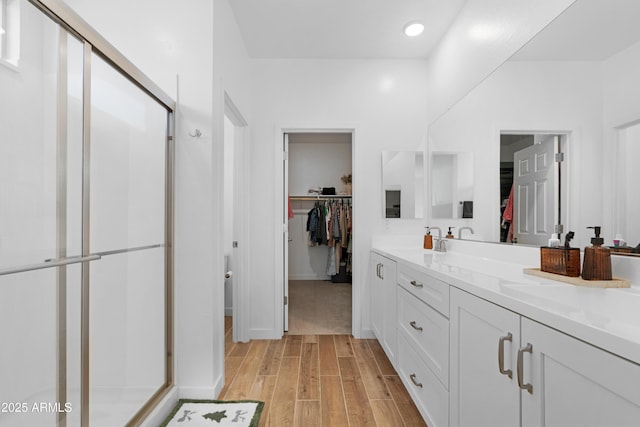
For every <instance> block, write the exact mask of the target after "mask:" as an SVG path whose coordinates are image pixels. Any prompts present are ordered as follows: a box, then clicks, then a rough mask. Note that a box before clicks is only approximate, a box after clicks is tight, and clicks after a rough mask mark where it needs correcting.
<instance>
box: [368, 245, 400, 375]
mask: <svg viewBox="0 0 640 427" xmlns="http://www.w3.org/2000/svg"><path fill="white" fill-rule="evenodd" d="M371 260H372V265H373V282H372V286H373V289H372V290H371V294H372V305H371V311H372V312H371V322H372V327H373V333H374V334H375V335H376V338H378V341H380V344H381V345H382V348H383V349H384V351H385V353H386V354H387V357H388V358H389V360H390V361H391V363H392V364H393V365H394V366H395V363H396V348H397V340H396V336H397V333H396V323H397V318H396V313H397V310H396V299H397V298H396V291H397V289H396V288H397V285H396V263H395V261H393V260H390V259H389V258H385V257H383V256H381V255H378V254H376V253H372V257H371Z"/></svg>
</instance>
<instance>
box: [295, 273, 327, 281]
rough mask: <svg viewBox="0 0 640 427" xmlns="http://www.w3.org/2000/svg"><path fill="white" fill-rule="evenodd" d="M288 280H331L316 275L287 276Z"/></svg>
mask: <svg viewBox="0 0 640 427" xmlns="http://www.w3.org/2000/svg"><path fill="white" fill-rule="evenodd" d="M289 280H331V276H318V275H317V274H289Z"/></svg>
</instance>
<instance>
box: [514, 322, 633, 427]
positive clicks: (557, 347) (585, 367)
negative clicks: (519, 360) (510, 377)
mask: <svg viewBox="0 0 640 427" xmlns="http://www.w3.org/2000/svg"><path fill="white" fill-rule="evenodd" d="M528 343H530V344H531V346H532V352H531V353H525V354H523V379H522V381H523V383H524V384H528V383H530V384H531V393H529V392H527V391H523V392H522V427H533V426H535V427H538V426H545V427H573V426H576V427H577V426H580V427H607V426H612V427H613V426H615V427H632V426H639V425H640V365H637V364H635V363H632V362H629V361H627V360H625V359H622V358H620V357H618V356H615V355H613V354H611V353H608V352H606V351H604V350H601V349H599V348H596V347H593V346H592V345H589V344H586V343H585V342H583V341H579V340H577V339H575V338H573V337H570V336H568V335H566V334H563V333H561V332H558V331H556V330H554V329H550V328H548V327H546V326H544V325H541V324H539V323H536V322H533V321H531V320H529V319H526V318H522V347H525V346H526V345H527V344H528Z"/></svg>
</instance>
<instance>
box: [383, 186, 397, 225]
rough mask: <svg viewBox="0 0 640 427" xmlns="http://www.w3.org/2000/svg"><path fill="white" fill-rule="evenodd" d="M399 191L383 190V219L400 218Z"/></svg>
mask: <svg viewBox="0 0 640 427" xmlns="http://www.w3.org/2000/svg"><path fill="white" fill-rule="evenodd" d="M400 193H401V192H400V190H385V192H384V194H385V197H384V198H385V217H386V218H400V199H401V197H400Z"/></svg>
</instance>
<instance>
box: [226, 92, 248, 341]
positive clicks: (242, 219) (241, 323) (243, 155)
mask: <svg viewBox="0 0 640 427" xmlns="http://www.w3.org/2000/svg"><path fill="white" fill-rule="evenodd" d="M224 115H225V116H227V117H228V118H229V120H231V122H232V123H233V125H234V126H235V131H234V135H235V136H234V137H235V141H234V150H236V152H235V154H234V163H235V165H234V204H235V205H236V210H237V212H234V214H236V217H235V219H234V228H235V231H236V233H237V234H236V235H235V236H234V238H236V239H237V241H238V248H237V249H235V250H234V251H235V252H236V254H237V259H235V260H234V265H235V267H234V276H233V287H232V290H233V297H232V298H233V303H232V307H231V312H232V314H231V316H232V322H233V326H232V331H233V332H232V333H233V341H234V342H248V341H249V331H248V329H249V328H248V325H249V296H248V295H249V293H248V291H247V287H248V283H250V278H249V274H250V272H249V240H248V236H249V219H248V215H247V212H249V209H250V200H249V197H248V195H249V181H250V180H249V178H250V173H251V168H250V167H249V164H248V163H249V156H248V150H247V146H248V143H249V141H248V139H249V135H248V134H249V132H247V127H248V123H247V121H246V120H245V119H244V117H243V115H242V113H241V112H240V110H239V109H238V108H237V107H236V105H235V104H234V102H233V100H232V99H231V97H230V96H229V94H228V93H227V92H226V91H225V92H224ZM236 159H238V160H236ZM235 169H239V170H235ZM225 315H227V309H226V308H225Z"/></svg>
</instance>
